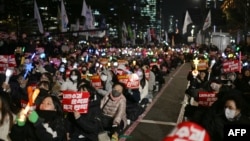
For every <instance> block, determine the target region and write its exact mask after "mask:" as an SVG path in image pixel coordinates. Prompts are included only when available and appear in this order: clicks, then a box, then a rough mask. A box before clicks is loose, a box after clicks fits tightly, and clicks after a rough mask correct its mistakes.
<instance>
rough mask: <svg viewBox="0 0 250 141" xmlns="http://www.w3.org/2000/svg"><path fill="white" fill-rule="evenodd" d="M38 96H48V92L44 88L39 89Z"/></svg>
mask: <svg viewBox="0 0 250 141" xmlns="http://www.w3.org/2000/svg"><path fill="white" fill-rule="evenodd" d="M39 95H40V96H47V95H49V90H46V89H44V88H40V93H39Z"/></svg>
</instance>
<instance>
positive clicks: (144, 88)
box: [139, 69, 148, 103]
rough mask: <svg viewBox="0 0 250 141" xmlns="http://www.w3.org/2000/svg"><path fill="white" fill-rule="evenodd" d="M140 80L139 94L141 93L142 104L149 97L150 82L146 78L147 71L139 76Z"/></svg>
mask: <svg viewBox="0 0 250 141" xmlns="http://www.w3.org/2000/svg"><path fill="white" fill-rule="evenodd" d="M139 78H140V85H139V92H140V101H139V103H141V102H142V100H143V99H146V98H147V96H148V80H147V79H146V76H145V71H144V70H143V69H142V74H141V75H140V76H139Z"/></svg>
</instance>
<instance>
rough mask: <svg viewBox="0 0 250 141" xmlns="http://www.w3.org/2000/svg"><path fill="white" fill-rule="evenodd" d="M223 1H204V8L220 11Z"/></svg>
mask: <svg viewBox="0 0 250 141" xmlns="http://www.w3.org/2000/svg"><path fill="white" fill-rule="evenodd" d="M223 1H224V0H206V8H208V9H211V8H214V9H220V7H221V5H222V4H223Z"/></svg>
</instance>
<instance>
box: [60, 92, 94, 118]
mask: <svg viewBox="0 0 250 141" xmlns="http://www.w3.org/2000/svg"><path fill="white" fill-rule="evenodd" d="M62 93H63V100H62V104H63V110H64V111H66V112H73V111H78V112H79V113H87V112H88V104H89V97H90V95H89V92H73V91H63V92H62Z"/></svg>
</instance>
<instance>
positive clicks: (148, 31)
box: [147, 28, 152, 42]
mask: <svg viewBox="0 0 250 141" xmlns="http://www.w3.org/2000/svg"><path fill="white" fill-rule="evenodd" d="M147 41H148V42H151V41H152V37H151V30H150V28H148V29H147Z"/></svg>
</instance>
